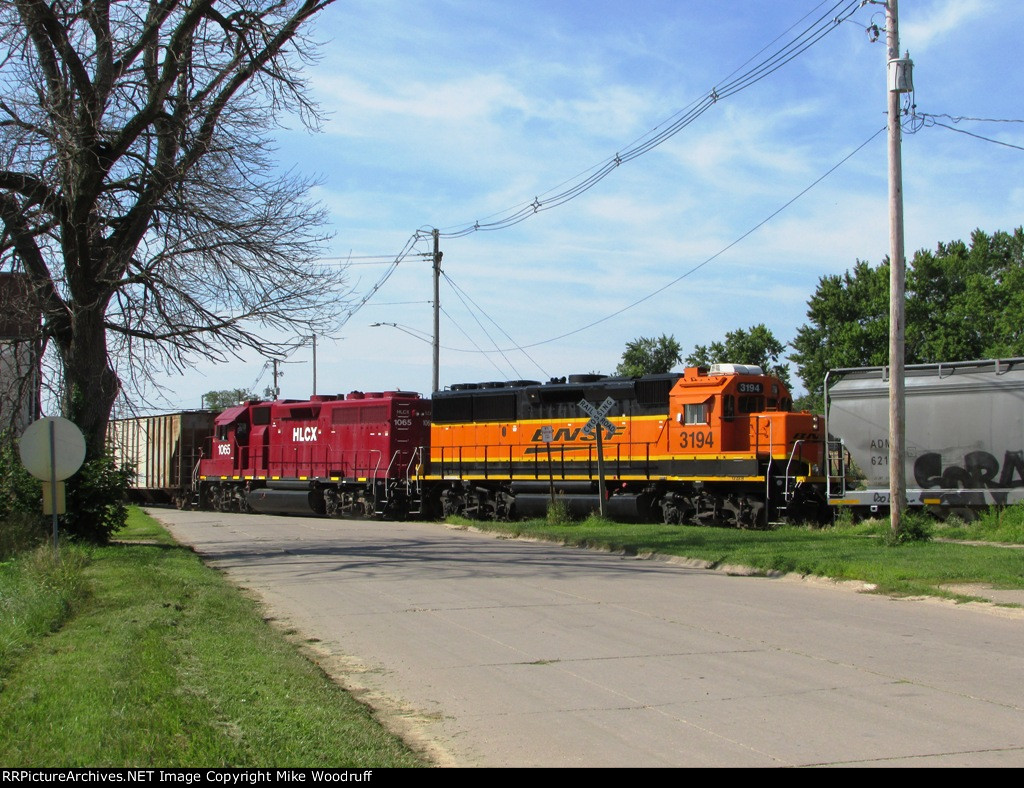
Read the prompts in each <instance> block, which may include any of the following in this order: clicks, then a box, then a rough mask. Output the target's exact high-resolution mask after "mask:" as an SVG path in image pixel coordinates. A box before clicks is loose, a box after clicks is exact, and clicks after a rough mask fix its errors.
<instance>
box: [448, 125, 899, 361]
mask: <svg viewBox="0 0 1024 788" xmlns="http://www.w3.org/2000/svg"><path fill="white" fill-rule="evenodd" d="M885 130H886V127H885V126H882V127H881V128H880V129H878V131H876V132H874V133H873V134H872V135H871V136H870V137H868V138H867V139H866V140H864V142H862V143H861V144H860V145H858V146H857V147H856V148H854V149H853V150H852V151H850V152H849V153H848V154H846V155H845V156H844V157H843V158H842V159H840V160H839V161H838V162H836V163H835V164H833V165H832V166H831V167H830V168H829V169H828V170H826V171H825V172H824V173H823V174H822V175H820V176H818V177H817V178H816V179H815V180H814V181H812V182H811V183H810V184H808V185H807V186H806V187H804V188H803V189H802V190H801V191H800V192H798V193H797V194H796V195H794V196H793V197H791V198H790V199H789V200H787V201H786V202H785V203H783V204H782V205H781V206H779V207H778V208H776V209H775V210H774V211H772V212H771V213H770V214H768V216H766V217H765V218H764V219H762V220H761V221H760V222H758V223H757V224H755V225H754V226H753V227H751V228H750V229H749V230H747V231H746V232H745V233H743V234H742V235H740V236H739V237H737V238H736V239H735V240H733V241H732V242H730V243H729V244H727V245H726V246H723V247H722V248H721V249H719V250H718V251H717V252H715V253H714V254H713V255H711V256H710V257H708V258H706V259H705V260H704V261H703V262H700V263H698V264H697V265H695V266H693V267H692V268H690V269H688V270H687V271H686V272H685V273H683V274H680V275H679V276H677V277H676V278H675V279H673V280H672V281H671V282H668V283H667V284H664V285H662V286H661V287H659V288H658V289H656V290H654V291H653V292H650V293H648V294H647V295H645V296H643V297H642V298H638V299H637V300H636V301H634V302H632V303H631V304H627V305H626V306H624V307H622V308H621V309H617V310H616V311H614V312H612V313H610V314H607V315H605V316H604V317H602V318H599V319H598V320H594V321H592V322H590V323H587V324H586V325H583V326H580V327H578V328H574V329H573V330H572V331H566V332H565V333H564V334H559V335H558V336H554V337H551V338H549V339H543V340H540V341H538V342H531V343H530V344H528V345H518V346H516V347H512V348H503V349H504V350H506V351H512V350H522V351H524V352H525V350H526V349H528V348H535V347H540V346H541V345H548V344H551V343H552V342H557V341H559V340H561V339H565V338H566V337H571V336H573V335H575V334H579V333H581V332H583V331H587V330H589V329H591V328H593V327H594V326H598V325H601V324H602V323H606V322H607V321H609V320H611V319H612V318H614V317H618V316H619V315H621V314H623V313H624V312H628V311H629V310H630V309H633V308H635V307H637V306H640V304H642V303H644V302H646V301H649V300H650V299H652V298H654V297H655V296H656V295H658V294H659V293H662V292H664V291H665V290H668V289H669V288H670V287H673V286H674V285H677V284H679V283H680V282H681V281H683V280H684V279H686V278H687V277H689V276H690V275H691V274H694V273H696V272H697V271H699V270H700V269H701V268H703V267H704V266H706V265H708V264H709V263H711V262H713V261H714V260H716V259H717V258H719V257H721V256H722V255H723V254H725V253H726V252H727V251H729V250H730V249H732V248H733V247H734V246H736V245H737V244H738V243H740V242H741V241H743V240H744V239H746V238H747V237H749V236H750V235H752V234H753V233H755V232H756V231H757V230H759V229H761V228H762V227H764V225H766V224H768V222H770V221H771V220H772V219H774V218H775V217H776V216H778V215H779V214H780V213H782V212H783V211H784V210H786V209H787V208H789V206H791V205H793V203H795V202H796V201H797V200H799V199H800V198H801V197H803V196H804V195H805V194H807V193H808V192H809V191H811V189H813V188H814V187H815V186H817V185H818V184H819V183H821V182H822V181H823V180H825V179H826V178H827V177H828V176H829V175H831V174H832V173H833V172H835V171H836V170H838V169H839V168H840V167H842V166H843V165H844V164H845V163H846V162H847V161H849V160H850V159H852V158H853V157H854V156H856V155H857V154H858V153H859V152H860V151H861V150H863V149H864V148H866V147H867V146H868V145H869V144H870V143H871V142H872V141H873V140H874V139H875V138H876V137H878V135H879V134H881V133H882V132H884V131H885ZM449 349H454V348H449ZM460 352H463V353H473V352H476V351H472V350H466V349H461V350H460ZM479 352H481V353H482V352H485V351H479Z"/></svg>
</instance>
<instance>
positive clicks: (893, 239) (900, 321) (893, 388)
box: [885, 0, 913, 535]
mask: <svg viewBox="0 0 1024 788" xmlns="http://www.w3.org/2000/svg"><path fill="white" fill-rule="evenodd" d="M898 6H899V2H898V0H887V2H886V3H885V35H886V50H887V60H886V86H887V89H888V98H889V108H888V115H889V117H888V132H889V135H888V139H889V512H890V518H891V527H892V533H893V535H896V534H898V533H899V532H900V520H901V519H902V515H903V510H904V509H906V506H907V502H906V498H907V478H906V457H907V452H906V445H905V436H906V391H905V381H904V375H905V369H904V367H905V363H904V359H905V353H906V333H905V329H906V322H905V321H906V315H905V311H906V310H905V290H906V260H905V259H904V256H903V160H902V149H901V130H900V97H901V95H902V94H903V93H909V92H910V91H912V90H913V81H912V78H911V66H912V64H911V62H910V60H909V58H906V59H903V60H901V59H900V36H899V9H898Z"/></svg>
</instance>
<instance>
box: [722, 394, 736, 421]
mask: <svg viewBox="0 0 1024 788" xmlns="http://www.w3.org/2000/svg"><path fill="white" fill-rule="evenodd" d="M722 418H723V419H725V420H726V421H732V420H733V419H734V418H736V398H735V397H734V396H733V395H732V394H726V395H725V396H724V397H722Z"/></svg>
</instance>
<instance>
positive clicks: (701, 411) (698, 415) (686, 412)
mask: <svg viewBox="0 0 1024 788" xmlns="http://www.w3.org/2000/svg"><path fill="white" fill-rule="evenodd" d="M707 423H708V403H706V402H700V403H697V404H696V405H683V424H707Z"/></svg>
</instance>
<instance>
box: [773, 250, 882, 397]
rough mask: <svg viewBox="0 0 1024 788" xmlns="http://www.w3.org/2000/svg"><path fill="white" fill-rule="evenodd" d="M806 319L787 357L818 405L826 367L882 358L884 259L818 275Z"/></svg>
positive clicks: (869, 362)
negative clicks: (806, 321)
mask: <svg viewBox="0 0 1024 788" xmlns="http://www.w3.org/2000/svg"><path fill="white" fill-rule="evenodd" d="M807 318H808V321H809V322H808V323H807V324H805V325H803V326H801V327H800V328H799V329H798V330H797V333H796V338H795V339H794V340H793V341H792V342H791V343H790V346H791V347H792V348H793V351H794V352H793V353H791V354H790V356H789V358H790V360H792V361H794V362H796V365H797V375H798V376H799V377H800V380H801V381H802V382H803V384H804V386H805V387H806V389H807V391H808V393H809V394H811V395H812V401H813V402H814V403H815V404H816V405H817V407H819V408H820V406H821V401H822V399H823V396H822V389H823V386H824V381H825V373H826V372H828V371H829V370H830V369H834V368H836V367H860V366H875V365H879V364H885V363H887V362H888V357H889V263H888V261H886V262H883V263H881V264H880V265H878V266H875V267H872V266H871V264H870V263H867V262H864V261H863V260H858V261H857V263H856V265H854V267H853V269H852V270H850V271H847V272H846V273H844V274H833V275H829V276H823V277H821V279H820V280H819V281H818V289H817V290H816V291H815V293H814V295H812V296H811V298H810V300H809V301H808V302H807Z"/></svg>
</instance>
